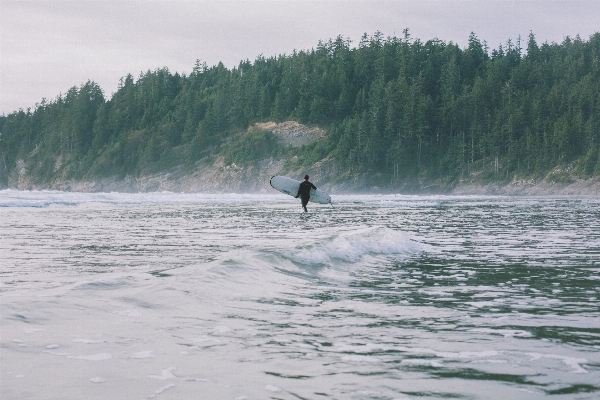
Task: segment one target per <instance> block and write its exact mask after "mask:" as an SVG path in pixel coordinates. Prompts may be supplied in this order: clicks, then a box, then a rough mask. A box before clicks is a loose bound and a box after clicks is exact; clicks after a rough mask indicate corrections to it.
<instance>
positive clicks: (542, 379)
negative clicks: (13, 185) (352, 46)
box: [0, 190, 600, 400]
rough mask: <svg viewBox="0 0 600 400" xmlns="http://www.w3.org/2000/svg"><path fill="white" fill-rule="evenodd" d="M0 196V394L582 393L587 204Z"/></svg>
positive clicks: (598, 268) (592, 234)
mask: <svg viewBox="0 0 600 400" xmlns="http://www.w3.org/2000/svg"><path fill="white" fill-rule="evenodd" d="M333 201H334V204H333V206H330V205H327V206H325V205H316V204H313V203H309V204H308V209H309V213H306V214H305V213H302V212H301V207H300V204H299V201H298V200H295V199H292V198H290V197H288V196H284V195H278V194H273V195H234V194H229V195H206V194H175V193H146V194H116V193H95V194H91V193H90V194H82V193H65V192H50V191H48V192H23V191H11V190H4V191H0V277H1V280H0V307H1V309H0V311H1V313H0V327H1V328H0V329H1V337H0V352H1V353H0V358H1V367H0V372H1V376H0V397H1V398H2V399H82V398H85V399H151V398H156V399H194V398H197V399H238V400H241V399H266V398H276V399H319V398H323V399H326V398H330V399H438V398H465V399H536V398H546V397H551V398H553V399H554V398H556V399H562V398H569V399H571V398H573V399H575V398H576V399H596V398H598V396H600V200H599V199H598V198H597V197H580V198H550V197H548V198H510V197H444V196H401V195H385V196H384V195H369V196H357V195H356V196H334V198H333Z"/></svg>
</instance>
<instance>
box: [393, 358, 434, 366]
mask: <svg viewBox="0 0 600 400" xmlns="http://www.w3.org/2000/svg"><path fill="white" fill-rule="evenodd" d="M400 364H402V365H414V366H419V367H435V368H440V367H443V365H442V364H441V363H439V362H437V361H434V360H426V359H422V358H407V359H404V360H402V361H401V362H400Z"/></svg>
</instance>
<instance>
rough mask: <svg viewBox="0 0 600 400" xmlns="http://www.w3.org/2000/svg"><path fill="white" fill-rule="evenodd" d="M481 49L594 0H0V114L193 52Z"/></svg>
mask: <svg viewBox="0 0 600 400" xmlns="http://www.w3.org/2000/svg"><path fill="white" fill-rule="evenodd" d="M405 28H409V30H410V33H411V36H412V37H413V38H419V39H421V40H423V41H426V40H429V39H433V38H438V39H441V40H444V41H446V42H449V41H452V42H454V43H457V44H459V45H460V46H461V47H465V46H466V43H467V40H468V37H469V33H470V32H475V34H476V35H477V37H478V38H479V39H480V40H481V41H484V40H485V41H487V43H488V45H489V47H490V48H497V47H498V45H500V44H504V43H506V41H507V40H508V39H509V38H511V39H512V40H513V41H515V40H516V38H517V36H519V35H521V37H522V38H523V39H524V40H526V39H527V36H528V35H529V32H530V31H533V33H534V34H535V36H536V39H537V41H538V43H543V42H545V41H548V42H558V43H560V42H562V40H563V39H564V37H565V36H571V37H573V36H575V35H577V34H579V35H580V36H581V37H582V38H583V39H585V40H587V39H588V38H589V36H590V35H591V34H593V33H595V32H597V31H599V30H600V0H582V1H577V0H520V1H514V0H431V1H429V0H419V1H417V0H396V1H376V0H372V1H331V0H330V1H327V0H319V1H307V0H303V1H293V0H290V1H287V0H278V1H266V0H263V1H256V0H248V1H216V0H212V1H200V0H197V1H193V0H187V1H186V0H170V1H161V0H154V1H149V0H146V1H128V0H117V1H114V0H100V1H90V0H77V1H55V0H38V1H28V0H19V1H14V0H0V115H1V114H8V113H10V112H12V111H15V110H18V109H19V108H23V109H26V108H27V107H34V106H35V104H36V103H39V102H40V101H41V100H42V98H46V99H48V100H54V99H55V98H56V97H57V96H58V95H59V94H60V93H61V92H62V93H64V92H66V91H67V90H68V89H69V88H70V87H73V86H79V85H81V84H82V83H85V82H86V81H87V80H93V81H95V82H96V83H98V84H99V85H100V87H101V88H102V89H103V90H104V93H105V95H106V97H107V98H108V97H110V96H111V95H112V93H113V92H115V91H116V90H117V86H118V83H119V79H120V78H121V77H123V76H125V75H127V74H128V73H131V74H132V75H133V76H134V77H136V78H137V76H139V74H140V73H141V72H145V71H147V70H155V69H157V68H162V67H168V68H169V69H170V70H171V72H173V73H174V72H175V71H177V72H180V73H186V74H189V72H190V71H191V70H192V68H193V66H194V63H195V60H196V59H200V60H202V61H205V62H206V63H207V64H208V65H215V64H217V63H218V62H219V61H222V62H223V63H224V64H225V66H226V67H228V68H232V67H234V66H236V65H237V64H238V62H239V61H240V60H242V59H249V60H250V61H253V60H254V59H255V58H256V57H257V56H258V55H259V54H263V55H264V56H265V57H269V56H274V55H279V54H290V53H291V52H292V51H293V50H294V49H296V50H301V49H310V48H313V47H316V46H317V43H318V41H319V39H322V40H328V39H330V38H332V39H335V38H336V37H337V36H338V35H342V36H344V37H346V38H350V39H351V40H352V41H353V44H354V45H356V44H357V43H358V41H359V40H360V37H361V36H362V34H363V33H365V32H366V33H368V34H369V35H371V34H373V33H374V32H376V31H378V30H379V31H381V32H382V33H383V34H384V35H385V36H393V35H396V36H398V37H401V36H402V30H403V29H405Z"/></svg>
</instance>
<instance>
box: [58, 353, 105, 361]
mask: <svg viewBox="0 0 600 400" xmlns="http://www.w3.org/2000/svg"><path fill="white" fill-rule="evenodd" d="M69 358H74V359H76V360H87V361H104V360H110V359H111V358H112V355H111V354H109V353H98V354H90V355H87V356H71V357H69Z"/></svg>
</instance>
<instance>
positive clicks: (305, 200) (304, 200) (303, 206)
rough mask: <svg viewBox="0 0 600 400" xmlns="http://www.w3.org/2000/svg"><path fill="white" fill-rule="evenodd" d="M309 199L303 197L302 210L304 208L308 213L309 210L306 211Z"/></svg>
mask: <svg viewBox="0 0 600 400" xmlns="http://www.w3.org/2000/svg"><path fill="white" fill-rule="evenodd" d="M308 199H309V198H308V197H303V198H302V208H304V212H308V210H307V209H306V205H307V204H308Z"/></svg>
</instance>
